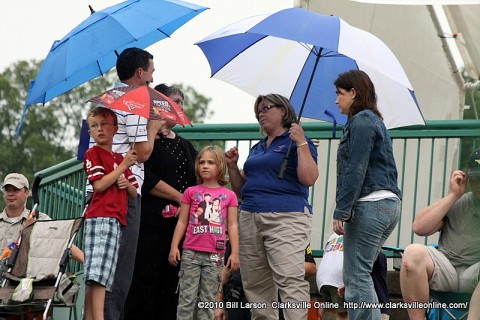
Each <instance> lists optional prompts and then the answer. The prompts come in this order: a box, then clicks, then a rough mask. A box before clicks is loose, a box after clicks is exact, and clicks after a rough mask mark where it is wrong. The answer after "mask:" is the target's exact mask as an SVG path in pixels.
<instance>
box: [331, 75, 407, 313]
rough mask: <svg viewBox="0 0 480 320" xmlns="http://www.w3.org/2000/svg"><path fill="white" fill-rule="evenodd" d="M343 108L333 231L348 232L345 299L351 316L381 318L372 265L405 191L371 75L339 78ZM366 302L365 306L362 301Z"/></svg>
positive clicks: (338, 85)
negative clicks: (376, 306)
mask: <svg viewBox="0 0 480 320" xmlns="http://www.w3.org/2000/svg"><path fill="white" fill-rule="evenodd" d="M334 85H335V87H336V93H337V99H336V101H335V102H336V103H337V104H338V107H339V109H340V112H341V113H343V114H346V115H348V121H347V124H346V125H345V127H344V130H343V137H342V139H341V140H340V145H339V147H338V151H337V195H336V208H335V211H334V214H333V218H334V221H333V229H334V231H335V232H336V233H338V234H341V235H344V265H343V280H344V283H345V288H346V290H345V301H346V302H347V303H348V302H350V303H351V304H350V305H349V310H348V317H349V319H350V320H352V319H362V320H367V319H380V309H372V308H368V307H367V306H366V305H365V302H366V303H375V302H378V299H377V295H376V294H375V290H374V287H373V282H372V278H371V276H370V273H371V272H372V267H373V263H374V261H375V259H376V257H377V255H378V252H379V251H380V250H381V247H382V245H383V244H384V243H385V240H386V239H387V238H388V236H389V235H390V234H391V233H392V231H393V229H394V228H395V226H396V225H397V222H398V219H399V217H400V211H401V200H400V199H401V192H400V190H399V189H398V187H397V169H396V165H395V159H394V157H393V150H392V142H391V139H390V137H389V135H388V133H387V129H386V128H385V125H384V124H383V118H382V115H381V113H380V112H379V111H378V109H377V97H376V94H375V88H374V85H373V83H372V81H371V80H370V78H369V77H368V75H367V74H366V73H365V72H363V71H359V70H351V71H348V72H345V73H342V74H340V75H339V77H338V78H337V79H336V80H335V82H334ZM362 303H363V305H362Z"/></svg>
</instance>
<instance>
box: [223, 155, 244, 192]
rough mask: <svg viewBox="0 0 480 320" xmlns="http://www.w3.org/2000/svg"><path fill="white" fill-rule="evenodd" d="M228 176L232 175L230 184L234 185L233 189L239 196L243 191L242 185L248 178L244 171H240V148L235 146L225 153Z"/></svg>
mask: <svg viewBox="0 0 480 320" xmlns="http://www.w3.org/2000/svg"><path fill="white" fill-rule="evenodd" d="M225 157H226V162H227V169H228V176H229V177H230V184H231V185H232V190H233V192H235V194H236V195H237V197H238V198H240V194H241V191H242V187H243V185H244V184H245V181H246V180H247V179H246V177H245V175H244V174H243V172H240V169H239V168H238V165H237V162H238V149H237V147H233V148H232V149H230V150H228V151H227V152H226V153H225Z"/></svg>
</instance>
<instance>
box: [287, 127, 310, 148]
mask: <svg viewBox="0 0 480 320" xmlns="http://www.w3.org/2000/svg"><path fill="white" fill-rule="evenodd" d="M288 132H289V134H290V139H292V141H293V142H295V143H296V144H297V145H298V144H301V143H304V142H305V141H306V139H305V133H304V132H303V128H302V126H301V123H300V124H298V123H292V125H291V127H290V129H289V130H288Z"/></svg>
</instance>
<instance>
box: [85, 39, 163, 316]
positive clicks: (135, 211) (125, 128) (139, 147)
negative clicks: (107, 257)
mask: <svg viewBox="0 0 480 320" xmlns="http://www.w3.org/2000/svg"><path fill="white" fill-rule="evenodd" d="M116 67H117V75H118V77H119V79H120V81H121V82H120V83H116V84H115V87H120V86H127V85H137V86H139V85H149V84H150V83H152V82H153V72H154V71H155V67H154V63H153V55H151V54H150V53H149V52H147V51H145V50H142V49H139V48H127V49H125V50H124V51H123V52H122V53H121V54H120V55H119V56H118V59H117V66H116ZM113 111H114V112H115V113H116V114H117V119H118V131H117V133H116V134H115V136H114V138H113V150H112V151H113V152H117V153H121V154H122V155H125V154H126V153H127V152H128V151H130V150H131V147H132V145H134V149H135V151H136V152H137V159H138V160H137V163H135V164H134V165H133V166H132V167H131V170H132V172H133V174H134V175H135V178H136V179H137V181H138V185H139V187H138V189H137V194H138V196H137V199H134V200H129V206H128V213H127V227H126V228H122V233H121V238H120V250H119V252H118V261H117V268H116V272H115V278H114V283H113V286H112V290H111V291H107V293H106V297H105V320H119V319H123V306H124V304H125V300H126V298H127V295H128V291H129V289H130V284H131V279H132V275H133V269H134V264H135V255H136V250H137V241H138V231H139V226H140V210H141V207H140V203H141V201H140V200H141V199H140V198H141V190H142V184H143V178H144V169H143V162H145V161H147V160H148V158H149V157H150V155H151V153H152V150H153V142H154V141H155V136H156V134H157V132H158V131H159V130H160V128H161V126H162V125H163V124H164V123H165V121H160V120H151V121H147V119H146V118H143V117H140V116H137V115H135V114H132V113H128V112H124V111H119V110H113ZM92 142H93V141H92V140H91V141H90V145H93V144H92ZM93 143H94V142H93ZM88 192H93V190H92V187H91V186H90V185H88V184H87V193H88Z"/></svg>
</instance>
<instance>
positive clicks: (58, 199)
mask: <svg viewBox="0 0 480 320" xmlns="http://www.w3.org/2000/svg"><path fill="white" fill-rule="evenodd" d="M479 124H480V123H479V122H478V121H476V120H455V121H453V120H452V121H428V122H427V125H426V126H415V127H408V128H401V129H395V130H390V135H391V137H392V139H393V145H394V153H395V158H396V161H397V167H398V171H399V185H400V188H401V189H402V191H403V209H402V217H401V220H400V222H399V224H398V227H397V228H396V230H395V231H394V233H393V234H392V235H391V236H390V238H389V239H388V241H387V245H393V246H400V247H404V246H406V245H408V244H409V243H412V242H421V243H435V242H436V241H437V239H438V238H437V237H436V236H435V235H434V236H431V237H428V238H427V237H418V236H416V235H414V234H413V233H412V231H411V225H412V221H413V219H414V218H415V212H417V211H418V210H419V209H421V208H423V207H425V206H426V205H428V204H429V203H431V202H433V201H435V200H437V199H439V198H441V197H443V196H444V195H445V194H446V192H448V188H449V178H450V174H451V172H452V171H453V170H454V169H457V168H462V163H463V162H462V155H463V158H465V155H468V154H469V153H470V152H471V151H472V150H473V149H474V148H476V147H477V138H478V137H479V136H480V132H479ZM303 127H304V129H305V132H306V135H307V136H309V137H310V138H312V139H314V141H315V143H316V144H317V145H318V167H319V172H320V174H319V178H318V180H317V182H316V183H315V185H314V186H313V187H312V188H311V192H310V201H311V203H312V205H313V208H314V219H313V229H312V240H311V245H312V248H313V249H314V250H317V252H321V251H320V250H321V249H322V248H323V247H324V243H325V241H326V239H327V238H328V236H329V234H330V233H331V232H332V230H331V222H332V213H333V210H334V207H335V183H336V182H335V179H336V164H335V163H336V150H337V145H338V139H339V138H340V136H341V134H342V132H341V127H340V126H339V127H337V129H336V132H335V133H336V137H335V138H333V137H332V134H333V126H332V124H330V123H321V122H304V123H303ZM175 131H176V132H177V133H178V134H180V135H181V136H183V137H184V138H187V139H189V140H190V141H192V142H193V143H194V145H196V146H200V145H204V144H209V143H212V142H214V143H216V144H220V145H222V147H224V148H225V149H229V148H230V147H233V146H238V148H239V151H240V160H239V164H240V166H242V165H243V162H244V161H245V159H246V157H247V155H248V150H249V149H250V147H251V146H252V145H253V144H254V143H256V142H257V141H258V140H260V139H261V138H262V136H261V134H260V132H259V127H258V125H257V124H196V125H195V126H193V127H186V128H181V127H180V128H176V129H175ZM37 176H38V177H42V180H41V182H40V185H39V206H40V210H41V211H42V212H45V213H48V214H49V215H50V216H52V218H55V219H58V218H67V217H77V216H80V215H81V214H82V210H83V206H84V187H85V175H84V172H83V168H82V163H81V162H80V161H77V160H75V159H71V160H68V161H66V162H64V163H60V164H58V165H56V166H54V167H51V168H48V169H45V170H42V171H40V172H38V173H37V174H36V177H37ZM79 236H80V237H79V239H78V240H79V241H78V242H77V243H78V244H79V245H80V244H81V243H82V241H81V235H79Z"/></svg>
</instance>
